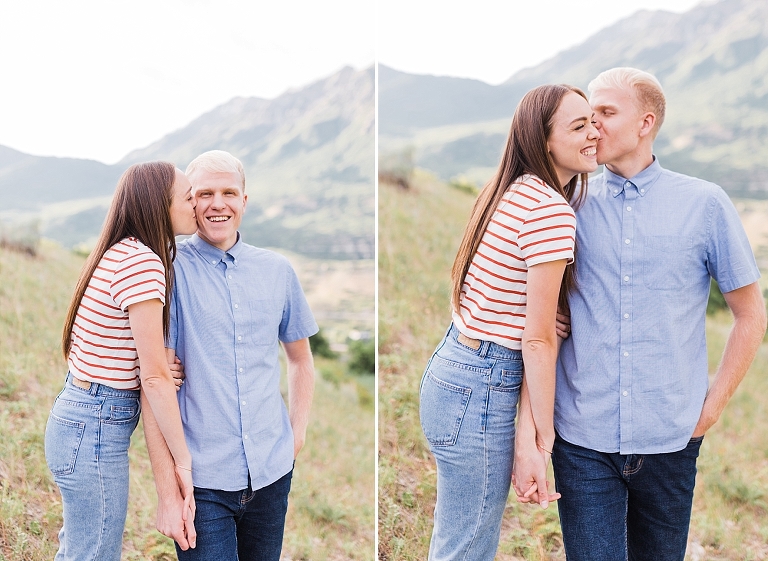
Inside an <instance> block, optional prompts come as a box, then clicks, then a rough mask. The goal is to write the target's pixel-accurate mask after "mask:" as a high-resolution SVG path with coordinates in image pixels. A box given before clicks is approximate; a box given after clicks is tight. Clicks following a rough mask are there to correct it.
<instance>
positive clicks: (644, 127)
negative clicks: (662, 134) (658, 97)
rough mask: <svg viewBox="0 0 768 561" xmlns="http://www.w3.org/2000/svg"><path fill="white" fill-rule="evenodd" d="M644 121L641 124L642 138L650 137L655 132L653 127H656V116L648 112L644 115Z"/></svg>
mask: <svg viewBox="0 0 768 561" xmlns="http://www.w3.org/2000/svg"><path fill="white" fill-rule="evenodd" d="M642 117H643V120H642V122H641V124H640V136H641V137H644V136H648V135H649V134H651V131H653V127H654V126H655V125H656V114H655V113H651V112H648V113H646V114H644V115H643V116H642Z"/></svg>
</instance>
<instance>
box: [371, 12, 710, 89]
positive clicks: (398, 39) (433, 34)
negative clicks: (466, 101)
mask: <svg viewBox="0 0 768 561" xmlns="http://www.w3.org/2000/svg"><path fill="white" fill-rule="evenodd" d="M700 3H702V1H701V0H473V1H471V2H470V1H467V0H379V8H378V17H377V23H378V44H377V58H378V61H379V62H380V63H381V64H385V65H387V66H390V67H392V68H395V69H397V70H402V71H405V72H410V73H414V74H435V75H443V76H458V77H462V78H477V79H479V80H483V81H484V82H488V83H490V84H499V83H501V82H503V81H505V80H506V79H507V78H509V77H511V76H512V75H513V74H514V73H515V72H516V71H518V70H521V69H523V68H526V67H530V66H535V65H537V64H539V63H540V62H543V61H545V60H547V59H548V58H550V57H552V56H554V55H556V54H557V53H559V52H560V51H563V50H565V49H567V48H568V47H572V46H574V45H578V44H580V43H582V42H584V40H586V39H587V38H589V37H590V36H591V35H593V34H594V33H595V32H597V31H599V30H600V29H603V28H605V27H607V26H609V25H611V24H613V23H615V22H617V21H618V20H620V19H622V18H625V17H627V16H629V15H631V14H633V13H635V12H637V11H638V10H641V9H648V10H662V9H663V10H667V11H672V12H677V13H682V12H685V11H688V10H689V9H691V8H692V7H694V6H696V5H698V4H700Z"/></svg>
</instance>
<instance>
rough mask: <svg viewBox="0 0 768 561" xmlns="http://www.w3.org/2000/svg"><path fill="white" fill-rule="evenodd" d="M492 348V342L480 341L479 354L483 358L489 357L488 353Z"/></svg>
mask: <svg viewBox="0 0 768 561" xmlns="http://www.w3.org/2000/svg"><path fill="white" fill-rule="evenodd" d="M490 348H491V342H490V341H480V350H479V354H480V356H481V357H483V358H485V357H487V356H488V351H489V350H490Z"/></svg>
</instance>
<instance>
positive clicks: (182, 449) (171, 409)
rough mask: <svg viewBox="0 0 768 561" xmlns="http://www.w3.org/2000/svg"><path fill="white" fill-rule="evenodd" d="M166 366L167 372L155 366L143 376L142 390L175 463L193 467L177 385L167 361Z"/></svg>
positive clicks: (188, 467)
mask: <svg viewBox="0 0 768 561" xmlns="http://www.w3.org/2000/svg"><path fill="white" fill-rule="evenodd" d="M158 366H159V365H158ZM164 366H165V370H166V372H162V368H158V367H157V366H155V369H153V370H154V372H151V373H148V374H147V375H146V376H144V375H143V376H142V377H141V391H142V393H143V394H144V396H145V398H146V401H147V402H148V403H149V406H150V407H151V408H152V414H153V415H154V417H155V422H156V423H157V426H158V428H159V429H160V432H161V433H162V434H163V438H165V442H166V444H167V445H168V450H170V452H171V455H172V456H173V461H174V463H175V464H176V465H178V466H181V467H184V468H187V469H191V468H192V457H191V455H190V453H189V449H188V448H187V442H186V440H185V438H184V429H183V427H182V424H181V414H180V412H179V402H178V400H177V397H176V386H175V384H174V382H173V378H172V377H171V371H170V369H169V368H168V365H167V363H164Z"/></svg>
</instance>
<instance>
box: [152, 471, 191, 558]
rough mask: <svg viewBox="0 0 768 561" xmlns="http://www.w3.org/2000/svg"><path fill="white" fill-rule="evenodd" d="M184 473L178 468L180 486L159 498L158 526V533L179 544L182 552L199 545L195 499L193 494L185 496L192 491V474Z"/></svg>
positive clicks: (177, 477) (177, 478) (189, 472)
mask: <svg viewBox="0 0 768 561" xmlns="http://www.w3.org/2000/svg"><path fill="white" fill-rule="evenodd" d="M184 471H185V470H184V469H183V468H179V467H178V466H177V467H176V468H175V472H176V480H177V484H178V486H174V487H173V488H172V489H169V490H168V492H167V493H165V494H164V495H161V496H159V497H158V504H157V524H156V525H157V531H158V532H160V533H161V534H163V535H164V536H168V537H169V538H171V539H172V540H174V541H175V542H176V543H178V544H179V547H180V548H181V550H182V551H186V550H188V549H189V548H194V547H195V546H196V545H197V532H196V530H195V525H194V520H195V499H194V496H193V495H192V493H191V492H188V494H186V495H185V494H184V493H185V490H186V489H192V472H191V471H187V472H186V473H188V474H189V475H188V476H185V475H184V474H183V472H184ZM180 472H182V473H181V477H180Z"/></svg>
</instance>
